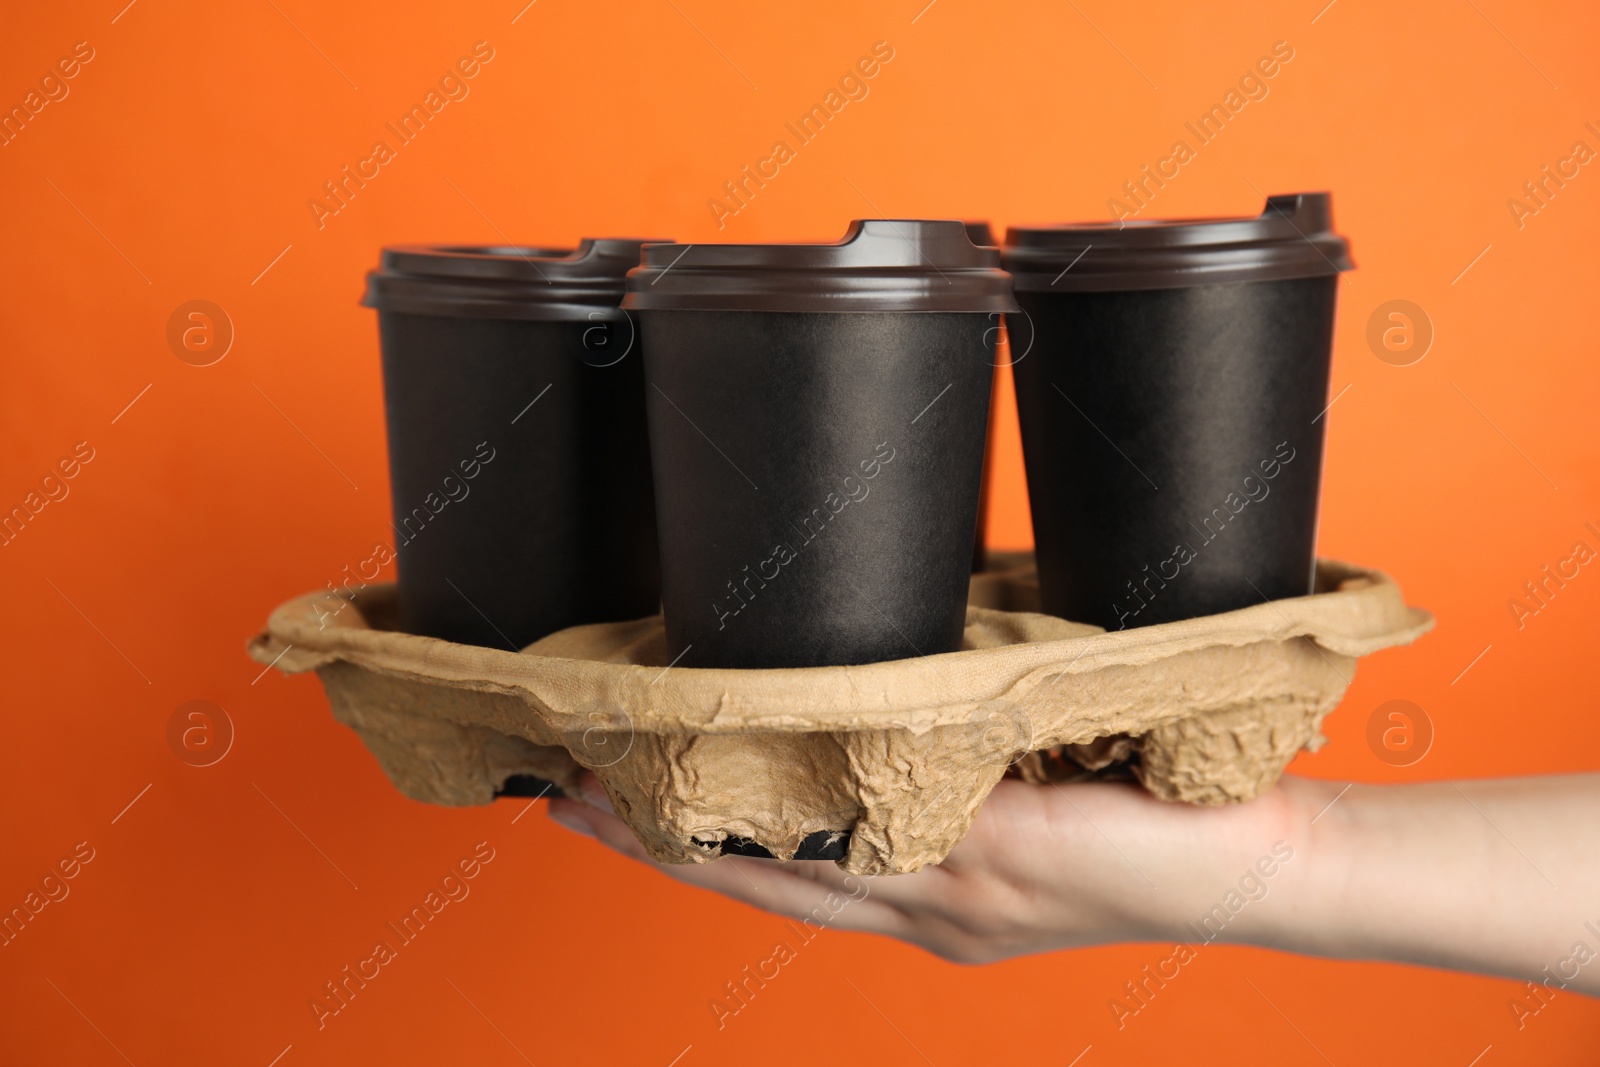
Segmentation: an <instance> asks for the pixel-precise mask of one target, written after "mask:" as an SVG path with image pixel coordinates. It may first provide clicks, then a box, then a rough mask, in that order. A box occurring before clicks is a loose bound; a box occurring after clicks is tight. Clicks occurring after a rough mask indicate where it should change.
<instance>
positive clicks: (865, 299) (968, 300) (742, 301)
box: [622, 219, 1018, 312]
mask: <svg viewBox="0 0 1600 1067" xmlns="http://www.w3.org/2000/svg"><path fill="white" fill-rule="evenodd" d="M622 306H623V307H624V308H627V309H629V310H644V311H820V312H855V311H880V312H881V311H973V312H1007V311H1010V312H1015V311H1017V310H1018V308H1017V304H1016V298H1015V297H1014V296H1013V295H1012V292H1011V277H1010V276H1009V275H1008V274H1006V272H1005V271H1003V270H1001V269H1000V253H999V250H998V249H995V248H979V247H978V246H977V245H975V244H973V243H972V241H971V240H970V239H969V238H968V236H967V229H966V226H965V225H964V224H963V223H961V222H958V221H955V220H944V221H928V220H920V219H857V220H856V221H854V222H852V223H851V224H850V229H849V231H848V232H846V233H845V235H844V237H843V239H841V240H840V241H839V242H837V243H836V244H787V245H699V244H663V245H646V246H645V249H644V255H643V259H642V261H641V263H640V265H639V266H638V267H637V268H636V269H635V270H633V271H631V272H629V274H628V295H627V297H626V299H624V300H623V302H622Z"/></svg>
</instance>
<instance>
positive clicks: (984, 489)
mask: <svg viewBox="0 0 1600 1067" xmlns="http://www.w3.org/2000/svg"><path fill="white" fill-rule="evenodd" d="M964 225H965V226H966V228H967V239H968V240H969V241H971V242H972V243H973V244H975V245H977V246H978V247H979V248H996V247H998V246H997V245H996V244H995V239H994V230H993V229H992V228H991V227H990V226H989V224H988V223H987V222H984V221H982V220H981V219H968V220H967V221H966V223H965V224H964ZM990 380H991V382H992V384H991V385H990V393H989V399H990V403H989V423H988V429H987V430H985V431H984V435H983V477H982V478H981V479H979V482H978V528H977V532H976V533H975V534H974V535H973V538H972V573H973V574H977V573H978V572H979V571H981V570H983V569H984V568H985V567H986V566H987V565H988V559H989V552H988V544H987V542H986V540H985V532H986V530H985V527H987V525H988V520H989V494H990V493H991V492H992V491H993V490H992V485H993V482H994V440H995V425H994V389H995V388H996V387H997V386H998V384H999V382H1000V361H999V360H996V361H995V366H994V373H993V375H992V376H991V379H990Z"/></svg>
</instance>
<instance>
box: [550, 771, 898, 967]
mask: <svg viewBox="0 0 1600 1067" xmlns="http://www.w3.org/2000/svg"><path fill="white" fill-rule="evenodd" d="M592 787H593V789H594V790H598V789H599V786H598V784H597V783H592ZM584 795H585V798H586V799H587V798H588V797H590V796H591V795H592V791H591V781H586V782H585V786H584ZM594 799H595V803H593V804H586V803H581V802H579V801H574V800H568V799H565V798H556V799H553V800H552V801H551V802H550V807H549V814H550V818H551V819H552V820H553V821H555V822H556V823H558V824H560V825H561V826H564V827H566V828H567V829H569V830H573V831H575V832H577V833H581V834H584V835H586V836H589V837H593V838H595V839H596V840H597V841H599V842H600V843H601V844H603V845H605V846H606V847H607V848H610V849H613V850H614V851H617V852H620V853H622V854H623V855H625V856H627V857H629V858H630V859H634V860H637V861H639V862H641V863H646V864H649V865H650V866H652V867H654V868H655V869H656V870H658V871H660V872H661V873H662V874H665V875H667V876H668V877H669V878H673V879H675V880H677V881H679V882H683V883H685V884H687V885H693V886H697V887H699V888H701V889H709V890H711V891H713V892H716V893H720V894H722V895H723V896H727V897H731V898H733V899H735V900H739V901H742V902H744V903H746V904H750V905H752V906H754V907H757V908H760V909H762V910H763V911H770V912H774V913H776V914H779V915H784V916H787V917H788V918H791V919H798V920H801V921H803V922H804V923H806V925H808V926H810V927H812V928H822V927H827V926H834V927H838V928H840V929H849V930H861V931H866V932H871V933H880V934H887V935H889V936H905V933H906V927H907V920H906V917H905V916H904V915H903V914H902V913H901V912H900V911H899V910H898V909H897V908H895V907H894V906H892V905H891V904H890V903H888V902H887V901H885V900H883V899H881V897H882V894H881V892H880V888H881V887H883V886H885V885H886V884H889V883H891V882H892V881H893V880H892V879H873V878H863V877H861V876H859V875H851V874H846V873H845V872H843V871H841V870H839V868H838V867H836V866H834V865H833V864H831V863H824V862H812V861H800V862H795V863H789V864H780V863H778V862H777V861H775V860H759V859H747V858H742V857H732V856H724V857H723V858H721V859H719V860H716V861H715V862H712V863H687V864H666V863H656V862H654V861H653V860H651V859H650V856H649V854H648V853H647V852H646V851H645V848H644V846H643V845H641V844H640V843H639V840H638V839H637V838H636V837H634V835H633V831H632V830H630V829H628V826H627V824H626V823H624V822H623V821H622V820H621V819H620V818H618V817H617V816H616V815H614V814H612V813H611V812H610V811H609V810H603V809H602V807H601V805H602V804H603V805H604V808H605V809H609V808H610V804H609V802H608V801H607V800H606V798H605V796H604V794H603V793H600V795H599V796H597V797H595V798H594Z"/></svg>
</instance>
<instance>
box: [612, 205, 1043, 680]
mask: <svg viewBox="0 0 1600 1067" xmlns="http://www.w3.org/2000/svg"><path fill="white" fill-rule="evenodd" d="M623 306H624V307H625V308H629V309H637V310H638V311H639V313H640V316H641V320H642V321H641V326H642V334H643V338H644V341H645V372H646V376H647V381H648V385H647V401H648V407H649V413H650V443H651V454H652V460H653V463H654V468H655V479H656V506H657V515H658V518H659V527H660V530H661V551H662V601H663V609H664V611H665V615H666V631H667V645H668V648H667V652H668V654H669V655H670V656H671V657H672V661H673V662H675V663H679V664H681V665H683V666H693V667H733V668H759V667H817V666H832V665H842V664H856V663H870V662H876V661H880V660H889V659H903V658H908V657H912V656H924V655H933V654H935V653H941V652H951V651H955V650H957V649H959V648H960V647H961V636H962V630H963V627H964V622H965V609H966V593H967V583H968V575H969V573H970V568H971V557H972V550H973V537H974V529H975V526H976V521H977V509H978V482H979V478H980V475H981V472H982V466H983V448H984V432H985V426H986V423H987V418H988V410H989V392H990V377H991V374H992V372H993V364H994V347H995V338H996V337H997V336H998V333H999V329H998V323H999V316H1000V315H1002V314H1003V313H1005V312H1007V311H1013V310H1015V304H1014V302H1013V298H1012V294H1011V288H1010V279H1009V278H1007V277H1006V275H1005V273H1004V272H1002V271H1001V270H1000V267H999V254H998V252H997V251H996V250H995V249H992V248H989V249H980V248H978V247H976V246H975V245H973V244H972V242H971V241H970V240H968V238H967V235H966V231H965V229H964V228H963V226H962V224H961V223H960V222H954V221H951V222H923V221H894V220H875V221H869V222H856V223H854V224H853V225H852V226H851V229H850V231H849V233H847V234H846V235H845V237H844V239H843V241H841V242H840V243H838V244H829V245H659V246H648V247H646V249H645V250H644V258H643V263H642V265H641V266H640V267H639V268H638V269H637V270H635V271H634V272H633V273H632V274H630V275H629V277H628V296H627V299H626V300H625V301H624V304H623Z"/></svg>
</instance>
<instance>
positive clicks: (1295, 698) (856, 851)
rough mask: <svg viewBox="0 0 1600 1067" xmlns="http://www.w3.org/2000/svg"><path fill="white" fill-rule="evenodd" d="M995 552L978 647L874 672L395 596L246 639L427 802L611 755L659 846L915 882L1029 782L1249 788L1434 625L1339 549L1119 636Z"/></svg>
mask: <svg viewBox="0 0 1600 1067" xmlns="http://www.w3.org/2000/svg"><path fill="white" fill-rule="evenodd" d="M990 566H991V568H992V569H991V570H988V571H985V572H983V573H979V574H975V575H973V577H972V583H971V590H970V596H969V602H968V608H967V625H966V630H965V634H964V641H963V648H962V650H961V651H959V652H950V653H945V654H942V655H934V656H924V657H921V658H917V659H906V660H893V661H888V662H882V663H871V664H865V665H861V666H852V667H809V668H793V669H772V670H720V669H709V668H707V669H698V668H697V669H690V668H683V667H669V666H668V663H669V659H668V657H667V656H666V647H667V646H666V639H665V634H664V631H663V627H662V620H661V618H660V617H659V616H655V617H651V618H647V619H640V620H635V621H631V622H623V623H606V624H597V625H589V626H577V627H573V628H571V629H567V630H562V631H558V632H557V633H554V634H551V635H549V636H548V637H545V638H543V639H541V640H539V641H537V642H535V643H534V644H532V645H530V646H528V647H527V648H525V649H523V650H522V651H521V652H510V651H505V650H500V649H494V648H487V647H480V646H474V645H461V644H454V643H451V642H448V641H443V640H439V639H436V638H431V637H420V636H417V635H413V634H406V633H401V632H398V631H397V630H396V629H394V626H395V624H396V620H397V617H398V616H397V604H396V598H395V591H394V587H393V586H390V585H371V586H367V587H366V588H364V589H363V590H362V591H361V592H360V594H359V596H358V597H357V598H355V599H353V600H349V601H346V602H340V601H338V600H337V598H336V597H335V596H334V595H333V594H331V593H326V592H323V593H314V594H309V595H306V596H302V597H297V598H295V599H293V600H290V601H288V602H287V603H285V604H283V605H282V606H280V607H279V608H278V609H277V610H276V611H274V612H273V613H272V616H271V618H270V620H269V622H268V625H267V629H266V631H265V632H264V633H262V634H260V635H259V636H258V637H256V638H255V639H254V640H253V641H251V643H250V648H249V651H250V654H251V656H253V657H254V658H255V659H256V660H257V661H259V662H261V663H266V664H276V666H277V668H278V669H279V670H281V671H284V672H285V673H288V674H295V673H300V672H303V671H315V672H316V673H317V675H318V677H319V678H320V679H321V681H322V684H323V687H324V689H325V690H326V692H327V694H328V699H329V702H330V704H331V705H332V709H333V714H334V717H335V718H337V719H338V720H339V721H340V722H342V723H344V724H345V725H347V726H350V727H351V728H352V729H354V730H355V731H356V732H357V733H358V734H359V735H360V737H361V739H362V741H363V743H365V744H366V746H367V747H368V748H369V749H370V750H371V751H372V753H373V755H374V756H376V757H377V759H378V762H379V764H380V766H382V768H383V770H384V772H385V773H386V774H387V775H388V776H389V778H390V780H391V781H392V782H393V783H394V784H395V786H396V787H397V788H398V789H399V790H400V791H401V792H402V793H404V794H405V795H406V796H408V797H411V798H412V799H415V800H419V801H424V802H427V803H433V804H448V805H471V804H486V803H489V802H490V801H492V800H493V799H495V797H497V796H539V795H548V794H549V793H551V792H554V791H555V790H557V789H559V790H562V791H563V792H565V793H567V794H569V795H577V785H578V780H579V778H580V776H581V775H582V773H583V772H584V771H585V770H590V771H593V772H594V774H595V776H596V777H597V778H598V779H599V781H600V782H601V783H602V785H603V786H604V787H605V790H606V793H607V794H608V796H609V797H610V798H611V802H612V804H613V806H614V807H615V809H616V811H617V813H618V815H619V816H620V817H621V818H622V819H623V820H624V821H626V822H627V823H628V825H629V826H630V827H631V828H632V829H633V831H634V833H635V834H637V835H638V837H639V840H640V841H641V842H642V843H643V844H644V846H645V848H646V849H647V850H648V851H649V853H650V855H651V856H652V857H654V858H655V859H656V860H658V861H661V862H667V863H704V862H709V861H712V860H715V859H716V858H717V857H719V856H721V855H745V856H749V855H769V856H772V857H775V858H777V859H781V860H791V859H827V860H832V861H835V862H836V863H838V865H839V866H840V867H841V868H843V869H844V870H846V871H850V872H852V873H856V874H899V873H904V872H908V871H915V870H917V869H919V868H921V867H923V866H926V865H928V864H931V863H938V862H939V861H940V860H942V859H943V858H944V857H945V855H946V854H947V853H948V852H949V851H950V849H951V848H953V847H954V846H955V844H956V843H957V842H958V841H960V840H961V838H962V836H963V835H964V834H965V833H966V832H967V829H968V828H969V827H970V826H971V823H972V819H973V816H974V815H975V814H976V812H977V810H978V808H979V806H980V805H981V804H982V803H983V800H984V798H985V797H986V796H987V795H988V794H989V791H990V790H991V789H993V788H994V785H995V783H996V782H998V781H999V780H1000V779H1001V778H1002V777H1003V776H1005V775H1006V774H1008V773H1010V774H1013V775H1016V776H1020V777H1022V778H1024V779H1025V780H1029V781H1035V782H1042V781H1048V780H1051V779H1054V778H1059V777H1062V776H1065V775H1075V774H1097V775H1121V776H1124V777H1128V776H1131V777H1133V778H1135V779H1137V780H1138V781H1139V782H1140V783H1141V784H1142V785H1143V786H1144V788H1145V789H1147V790H1149V791H1150V792H1151V793H1152V794H1154V795H1156V796H1158V797H1160V798H1161V799H1163V800H1169V801H1178V802H1185V803H1192V804H1212V805H1216V804H1227V803H1237V802H1240V801H1247V800H1249V799H1251V798H1252V797H1254V796H1256V795H1257V794H1258V793H1260V792H1262V791H1263V790H1266V789H1269V788H1271V786H1272V785H1273V784H1274V783H1275V782H1276V781H1277V780H1278V778H1279V776H1280V775H1281V774H1282V773H1283V770H1284V768H1285V767H1286V766H1287V765H1288V764H1289V761H1290V760H1292V759H1293V758H1294V756H1295V754H1296V753H1298V752H1299V751H1301V750H1302V749H1307V748H1309V749H1315V748H1317V747H1319V746H1320V745H1321V744H1322V742H1323V740H1324V738H1323V737H1322V735H1321V732H1320V726H1321V723H1322V720H1323V718H1324V717H1325V716H1326V715H1327V714H1328V713H1329V712H1330V711H1332V710H1333V708H1334V707H1335V706H1336V705H1337V704H1338V703H1339V700H1340V699H1341V698H1342V697H1343V695H1344V692H1345V689H1346V688H1347V687H1348V686H1349V684H1350V681H1351V677H1352V675H1353V673H1354V670H1355V663H1356V660H1357V659H1358V658H1359V657H1361V656H1366V655H1369V654H1371V653H1373V652H1376V651H1378V650H1380V649H1384V648H1389V647H1391V646H1395V645H1401V644H1406V643H1409V642H1411V641H1413V640H1415V639H1417V638H1418V637H1420V636H1421V635H1422V634H1424V633H1426V632H1427V631H1428V630H1429V629H1431V628H1432V626H1433V618H1432V616H1431V615H1429V614H1428V613H1427V612H1426V611H1423V610H1421V609H1418V608H1411V607H1407V606H1406V604H1405V601H1404V599H1403V598H1402V597H1401V593H1400V589H1399V587H1398V586H1396V585H1395V584H1394V583H1393V582H1392V581H1390V580H1389V579H1388V578H1387V577H1386V576H1384V575H1383V574H1380V573H1378V572H1376V571H1368V570H1363V569H1361V568H1358V567H1352V566H1349V565H1346V564H1342V563H1335V562H1331V561H1326V560H1324V561H1321V562H1319V563H1318V566H1317V581H1316V592H1315V593H1313V594H1312V595H1310V596H1304V597H1292V598H1289V599H1285V600H1276V601H1271V602H1264V603H1260V604H1256V605H1253V606H1250V607H1246V608H1241V609H1239V610H1237V611H1230V612H1225V613H1223V614H1220V615H1211V616H1207V617H1204V618H1197V619H1186V620H1182V621H1178V622H1171V623H1163V624H1160V625H1154V626H1146V627H1142V628H1139V629H1131V630H1123V631H1119V632H1106V631H1104V630H1101V629H1100V628H1098V627H1094V626H1088V625H1084V624H1081V623H1073V622H1068V621H1066V620H1064V619H1059V618H1055V617H1053V616H1048V615H1043V614H1038V603H1039V601H1038V597H1039V593H1038V583H1037V577H1036V574H1035V572H1034V570H1033V567H1032V562H1031V557H1027V556H1021V555H1009V556H1001V555H998V554H992V555H991V557H990ZM330 601H332V603H329V602H330ZM336 609H342V610H336Z"/></svg>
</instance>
